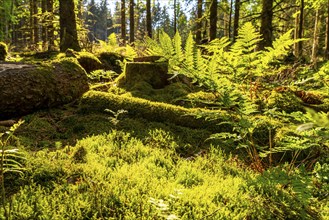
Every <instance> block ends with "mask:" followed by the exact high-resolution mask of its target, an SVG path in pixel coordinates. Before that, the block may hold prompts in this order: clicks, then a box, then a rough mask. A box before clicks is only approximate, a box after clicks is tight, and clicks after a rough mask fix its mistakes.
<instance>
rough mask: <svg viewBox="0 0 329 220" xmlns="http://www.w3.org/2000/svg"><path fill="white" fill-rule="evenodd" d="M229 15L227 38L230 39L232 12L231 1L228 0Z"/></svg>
mask: <svg viewBox="0 0 329 220" xmlns="http://www.w3.org/2000/svg"><path fill="white" fill-rule="evenodd" d="M230 2H231V5H230V15H229V19H228V38H229V39H231V29H232V11H233V0H230Z"/></svg>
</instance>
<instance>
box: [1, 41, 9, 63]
mask: <svg viewBox="0 0 329 220" xmlns="http://www.w3.org/2000/svg"><path fill="white" fill-rule="evenodd" d="M7 55H8V47H7V45H6V44H5V43H3V42H0V60H5V59H6V57H7Z"/></svg>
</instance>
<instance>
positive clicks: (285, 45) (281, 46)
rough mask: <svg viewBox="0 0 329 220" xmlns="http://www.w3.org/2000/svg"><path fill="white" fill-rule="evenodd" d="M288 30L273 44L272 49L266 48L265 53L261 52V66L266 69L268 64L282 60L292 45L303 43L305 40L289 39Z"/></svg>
mask: <svg viewBox="0 0 329 220" xmlns="http://www.w3.org/2000/svg"><path fill="white" fill-rule="evenodd" d="M292 31H293V30H292V29H291V30H289V31H288V32H287V33H285V34H283V35H281V36H280V37H279V38H277V39H276V40H275V41H274V42H273V47H267V48H266V50H265V51H263V52H262V56H261V61H262V65H263V66H264V67H265V68H266V67H267V66H268V64H269V63H271V62H273V61H275V60H277V59H279V58H282V57H283V56H285V55H286V54H287V53H288V52H289V49H290V47H291V46H292V45H294V44H295V43H297V42H299V41H304V40H306V39H297V40H294V39H292V38H291V32H292Z"/></svg>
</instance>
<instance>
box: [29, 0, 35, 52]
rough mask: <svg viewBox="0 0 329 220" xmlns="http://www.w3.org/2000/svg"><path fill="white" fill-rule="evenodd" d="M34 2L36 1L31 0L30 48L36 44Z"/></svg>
mask: <svg viewBox="0 0 329 220" xmlns="http://www.w3.org/2000/svg"><path fill="white" fill-rule="evenodd" d="M33 2H34V0H30V2H29V3H30V8H29V9H30V46H32V45H33V43H34V35H33V31H34V22H33Z"/></svg>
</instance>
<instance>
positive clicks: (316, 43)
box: [312, 9, 321, 65]
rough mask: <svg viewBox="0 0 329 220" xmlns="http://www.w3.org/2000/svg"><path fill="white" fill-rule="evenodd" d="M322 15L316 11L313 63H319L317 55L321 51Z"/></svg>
mask: <svg viewBox="0 0 329 220" xmlns="http://www.w3.org/2000/svg"><path fill="white" fill-rule="evenodd" d="M320 20H321V19H320V13H319V9H317V10H316V14H315V22H314V35H313V46H312V63H313V64H314V65H316V63H317V53H318V49H319V29H320Z"/></svg>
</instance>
